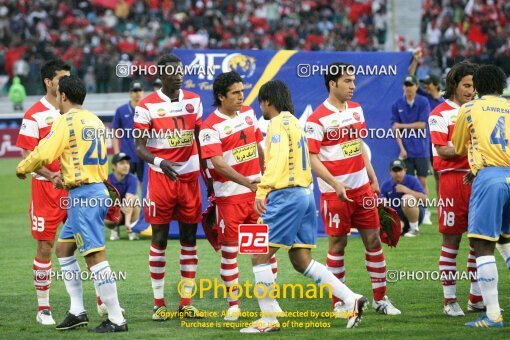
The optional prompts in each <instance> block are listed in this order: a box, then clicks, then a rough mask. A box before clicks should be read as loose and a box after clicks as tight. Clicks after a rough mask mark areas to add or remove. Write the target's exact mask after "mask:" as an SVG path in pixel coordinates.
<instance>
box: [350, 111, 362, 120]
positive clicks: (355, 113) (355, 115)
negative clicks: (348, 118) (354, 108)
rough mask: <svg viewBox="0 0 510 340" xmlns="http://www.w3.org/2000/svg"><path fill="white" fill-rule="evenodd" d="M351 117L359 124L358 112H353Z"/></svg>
mask: <svg viewBox="0 0 510 340" xmlns="http://www.w3.org/2000/svg"><path fill="white" fill-rule="evenodd" d="M352 116H353V117H354V119H356V120H357V121H358V122H359V120H360V119H361V118H360V116H359V113H358V112H354V113H353V114H352Z"/></svg>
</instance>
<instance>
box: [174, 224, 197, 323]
mask: <svg viewBox="0 0 510 340" xmlns="http://www.w3.org/2000/svg"><path fill="white" fill-rule="evenodd" d="M197 227H198V225H197V224H196V223H182V222H179V240H180V242H181V255H180V266H181V280H183V281H184V280H186V282H189V284H186V285H183V288H184V290H185V292H187V293H188V294H184V296H182V295H181V299H180V301H179V310H178V312H179V316H180V317H184V318H191V319H201V318H202V317H201V316H200V311H199V310H198V309H197V308H196V307H194V306H192V305H191V298H190V297H188V296H191V293H192V292H193V290H194V285H195V276H196V273H197V266H198V256H197Z"/></svg>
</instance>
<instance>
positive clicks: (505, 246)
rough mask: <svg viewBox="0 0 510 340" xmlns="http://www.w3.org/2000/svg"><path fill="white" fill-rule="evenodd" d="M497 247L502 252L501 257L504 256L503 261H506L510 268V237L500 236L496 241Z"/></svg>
mask: <svg viewBox="0 0 510 340" xmlns="http://www.w3.org/2000/svg"><path fill="white" fill-rule="evenodd" d="M496 248H497V249H498V251H499V253H500V254H501V257H503V261H505V263H506V266H507V267H508V269H510V238H506V237H503V236H500V237H499V240H498V242H497V243H496Z"/></svg>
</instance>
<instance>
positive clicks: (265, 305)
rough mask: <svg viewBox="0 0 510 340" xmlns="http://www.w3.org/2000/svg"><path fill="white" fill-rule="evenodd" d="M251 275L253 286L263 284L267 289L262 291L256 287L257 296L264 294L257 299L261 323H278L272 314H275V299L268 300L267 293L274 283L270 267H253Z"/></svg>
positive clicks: (266, 264) (264, 265)
mask: <svg viewBox="0 0 510 340" xmlns="http://www.w3.org/2000/svg"><path fill="white" fill-rule="evenodd" d="M253 274H254V275H255V284H256V285H257V284H264V285H265V286H266V287H267V289H263V288H262V287H260V286H258V287H257V288H256V289H257V295H259V296H262V294H264V293H265V292H267V295H265V297H264V298H262V299H257V301H258V303H259V307H260V311H261V312H262V321H266V322H271V323H274V322H276V321H278V320H277V319H276V317H275V316H274V315H272V313H275V312H276V310H275V309H274V308H275V303H274V301H275V299H272V298H270V297H269V296H270V294H269V292H270V291H271V290H272V289H271V287H270V286H271V284H273V283H274V275H273V270H272V269H271V265H270V264H269V263H264V264H259V265H257V266H254V267H253Z"/></svg>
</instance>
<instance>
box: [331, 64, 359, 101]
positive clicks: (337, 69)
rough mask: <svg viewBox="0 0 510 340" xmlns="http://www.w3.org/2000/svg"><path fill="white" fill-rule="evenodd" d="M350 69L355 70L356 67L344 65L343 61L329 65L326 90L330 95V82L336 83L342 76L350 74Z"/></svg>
mask: <svg viewBox="0 0 510 340" xmlns="http://www.w3.org/2000/svg"><path fill="white" fill-rule="evenodd" d="M348 68H349V69H350V68H354V65H352V64H349V63H344V62H342V61H337V62H334V63H331V64H329V65H328V67H327V70H326V73H325V74H324V85H326V90H328V93H329V82H330V81H331V80H333V81H334V82H335V83H336V82H337V81H338V79H339V78H340V77H341V76H343V75H344V74H347V73H348V71H347V69H348Z"/></svg>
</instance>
